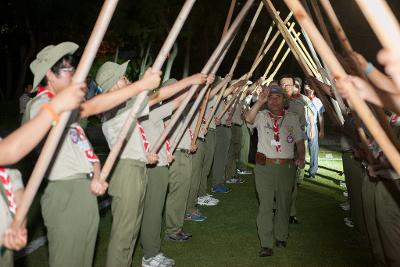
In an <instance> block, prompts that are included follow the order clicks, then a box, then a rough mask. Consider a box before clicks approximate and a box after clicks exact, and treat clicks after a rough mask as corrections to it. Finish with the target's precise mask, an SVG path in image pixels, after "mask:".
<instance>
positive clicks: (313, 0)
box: [310, 0, 334, 49]
mask: <svg viewBox="0 0 400 267" xmlns="http://www.w3.org/2000/svg"><path fill="white" fill-rule="evenodd" d="M310 2H311V7H312V9H313V10H314V14H315V17H316V19H317V22H318V25H319V28H320V30H321V32H322V34H323V36H324V39H325V41H326V42H327V43H328V45H329V47H330V48H331V49H334V46H333V43H332V40H331V37H330V35H329V31H328V28H327V27H326V25H325V22H324V18H323V17H322V13H321V9H320V8H319V6H318V1H317V0H310Z"/></svg>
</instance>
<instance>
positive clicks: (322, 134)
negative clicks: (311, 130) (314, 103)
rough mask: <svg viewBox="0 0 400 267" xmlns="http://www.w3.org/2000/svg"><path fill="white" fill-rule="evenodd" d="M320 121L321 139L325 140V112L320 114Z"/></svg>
mask: <svg viewBox="0 0 400 267" xmlns="http://www.w3.org/2000/svg"><path fill="white" fill-rule="evenodd" d="M318 121H319V137H320V138H324V137H325V119H324V113H323V112H322V113H319V114H318Z"/></svg>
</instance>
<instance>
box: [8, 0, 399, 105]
mask: <svg viewBox="0 0 400 267" xmlns="http://www.w3.org/2000/svg"><path fill="white" fill-rule="evenodd" d="M273 2H274V4H275V6H276V8H277V9H278V10H280V11H281V16H282V17H285V16H286V15H287V13H288V9H287V7H286V6H285V4H284V3H283V1H277V0H275V1H273ZM388 2H389V3H390V5H391V6H392V10H393V11H394V12H395V13H396V15H397V16H398V17H399V13H400V3H399V1H398V0H396V1H395V0H391V1H388ZM182 3H183V1H182V0H169V1H168V0H158V1H156V0H135V1H130V0H121V1H120V3H119V4H118V7H117V10H116V13H115V15H114V17H113V20H112V23H111V25H110V28H109V30H108V32H107V35H106V37H105V42H104V43H103V45H102V53H103V55H104V53H105V52H106V51H107V52H108V53H109V54H110V56H112V54H114V51H115V48H116V47H117V46H120V47H121V54H120V55H121V57H124V56H126V57H132V56H133V57H134V58H136V59H137V60H139V57H140V55H139V51H140V45H143V44H147V42H148V40H153V45H152V49H151V51H152V56H153V58H155V56H156V54H157V53H158V50H159V48H160V47H161V45H162V42H163V40H164V39H165V36H166V34H167V29H168V28H169V27H170V26H171V25H172V23H173V21H174V19H175V17H176V15H177V13H178V12H179V10H180V6H181V5H182ZM238 3H239V7H241V6H242V5H243V3H244V0H239V1H238ZM331 3H332V5H333V7H334V9H335V11H336V13H337V15H338V17H339V20H340V22H341V23H342V24H343V27H344V30H345V32H346V34H347V35H348V37H349V39H350V41H351V43H352V45H353V47H354V49H355V50H356V51H359V52H360V53H361V54H363V55H365V57H366V58H367V59H369V60H370V61H372V62H375V55H376V53H377V51H378V50H379V49H380V44H379V42H378V41H377V40H376V38H375V35H374V34H373V32H372V31H371V29H370V27H369V25H368V23H367V22H366V20H365V19H364V17H363V15H362V13H361V11H360V10H359V8H358V6H357V4H356V3H355V1H349V0H335V1H331ZM229 4H230V0H218V1H213V0H199V1H197V3H196V4H195V6H194V9H193V10H192V13H191V14H190V17H189V19H188V21H187V23H186V25H185V27H184V29H183V31H182V33H181V35H180V37H179V38H178V47H179V52H178V56H177V59H176V61H175V63H174V66H173V69H172V76H175V77H177V78H180V76H181V75H182V68H183V62H184V57H185V49H186V44H187V39H188V36H191V38H190V39H191V45H190V51H191V61H190V73H193V72H197V71H199V70H201V68H202V67H203V65H204V64H205V62H206V60H207V58H208V57H209V56H210V55H211V53H212V51H213V49H214V48H215V46H216V45H217V41H218V39H219V37H220V34H221V32H222V28H223V24H224V21H225V17H226V14H227V10H228V7H229ZM257 6H258V2H256V4H254V6H253V8H252V9H251V11H250V13H249V15H248V16H247V18H246V21H245V22H244V23H243V25H242V27H241V30H240V32H239V34H238V36H237V38H236V40H235V42H234V44H233V46H232V48H231V49H230V51H229V53H228V54H227V56H226V58H225V60H224V62H223V64H222V66H221V68H220V71H219V72H218V74H220V75H224V74H225V73H226V72H227V71H228V70H229V68H230V66H231V64H232V62H233V58H234V55H235V54H236V52H237V50H238V48H239V45H240V43H241V39H242V38H243V36H244V34H245V32H246V30H247V28H248V26H249V24H250V21H251V19H252V17H253V15H254V12H255V10H256V8H257ZM239 7H236V13H237V12H238V11H239ZM100 8H101V1H95V0H87V1H78V0H70V1H58V0H30V1H28V0H16V1H10V0H8V1H2V3H1V4H0V58H1V59H2V62H4V63H3V64H2V65H1V66H0V75H1V77H0V78H1V79H0V90H1V91H2V92H4V91H5V90H6V89H5V88H7V87H12V88H17V87H18V83H17V81H18V79H19V78H20V77H21V75H20V74H21V72H23V68H22V67H21V66H23V64H22V63H23V60H24V59H25V58H27V59H28V60H27V61H28V62H30V61H32V57H33V56H34V55H35V54H36V53H37V51H39V50H40V49H41V48H43V47H44V46H45V45H47V44H50V43H58V42H61V41H66V40H70V41H74V42H77V43H78V44H80V46H81V47H84V45H85V43H86V41H87V38H88V36H89V33H90V31H91V28H92V27H93V25H94V22H95V19H96V17H97V14H98V12H99V10H100ZM236 13H235V14H236ZM326 22H327V24H328V25H329V22H328V21H327V19H326ZM270 24H271V18H269V15H268V13H267V11H266V10H263V11H262V13H261V15H260V18H259V19H258V21H257V24H256V27H255V30H254V32H253V34H252V35H251V37H250V40H249V42H248V44H247V47H246V48H245V51H244V53H243V56H242V58H241V59H240V61H239V65H238V67H237V70H236V72H235V74H236V75H235V76H236V77H237V76H240V75H242V74H243V73H245V72H247V71H248V69H249V68H250V65H251V63H252V61H253V59H254V56H255V54H256V53H257V51H258V48H259V46H260V44H261V42H262V40H263V38H264V35H265V33H266V32H267V29H268V27H269V25H270ZM297 30H299V29H298V28H297ZM331 37H332V38H333V40H334V42H335V48H336V49H337V50H340V45H339V44H338V43H337V40H336V38H335V36H334V35H333V32H331ZM32 39H33V40H34V42H33V44H34V45H33V46H32V45H31V44H32V42H31V41H32ZM280 41H281V37H279V38H278V40H277V42H276V44H275V45H274V47H273V48H272V50H271V51H270V53H269V55H267V57H266V58H265V60H264V61H263V63H262V64H261V65H260V67H259V68H258V69H257V71H256V73H255V75H254V78H258V75H260V74H261V72H263V71H264V70H265V68H266V66H267V64H268V61H269V60H270V59H271V57H272V54H273V53H274V52H275V50H276V48H277V46H278V44H279V43H280ZM30 50H31V51H30ZM284 50H285V49H283V51H284ZM29 51H30V53H29ZM81 51H82V49H81ZM283 51H282V53H281V54H283ZM127 52H130V53H127ZM10 70H11V71H10ZM287 72H290V73H294V74H296V75H302V74H301V71H300V69H299V67H298V65H297V63H296V61H295V59H294V58H293V57H292V56H289V57H288V58H287V60H286V62H285V64H284V65H283V67H282V68H281V71H280V72H279V73H278V76H279V75H280V74H283V73H287ZM25 73H26V78H25V79H24V80H25V82H29V81H30V80H31V79H32V77H31V75H30V71H29V70H28V69H26V68H25ZM17 90H18V88H17ZM16 96H18V94H17V92H15V93H14V95H11V97H12V98H14V97H16ZM0 99H2V97H1V95H0Z"/></svg>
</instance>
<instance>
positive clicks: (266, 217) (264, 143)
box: [245, 85, 305, 257]
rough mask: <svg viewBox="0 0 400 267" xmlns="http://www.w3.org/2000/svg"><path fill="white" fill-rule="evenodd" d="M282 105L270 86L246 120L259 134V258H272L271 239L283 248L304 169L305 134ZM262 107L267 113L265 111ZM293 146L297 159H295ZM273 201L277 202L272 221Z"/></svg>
mask: <svg viewBox="0 0 400 267" xmlns="http://www.w3.org/2000/svg"><path fill="white" fill-rule="evenodd" d="M285 102H286V96H285V92H284V91H283V89H282V88H281V87H279V86H276V85H272V86H271V87H270V88H265V89H264V91H263V92H262V93H261V94H260V96H259V99H258V101H257V102H256V103H255V105H254V106H253V107H252V108H251V109H250V110H249V111H248V112H247V113H246V116H245V119H246V121H247V122H248V123H249V126H250V127H252V128H254V127H256V128H257V131H258V146H257V154H256V167H255V168H254V173H255V181H256V189H257V193H258V197H259V201H260V205H259V209H258V216H257V228H258V236H259V238H260V241H261V250H260V253H259V256H260V257H265V256H271V255H272V246H273V243H274V239H275V240H276V246H277V247H286V244H287V238H288V224H289V215H290V202H291V193H292V190H293V188H294V184H295V178H296V166H298V167H299V168H304V156H305V155H304V151H305V147H304V139H305V136H304V132H303V131H302V129H301V127H300V124H299V120H298V118H297V116H296V115H295V114H293V113H291V112H288V111H285V109H284V106H285ZM265 103H266V104H267V109H264V104H265ZM295 146H296V149H297V157H298V158H297V159H294V150H295ZM274 198H275V199H276V202H277V210H276V214H275V218H274V214H273V211H272V209H273V203H274Z"/></svg>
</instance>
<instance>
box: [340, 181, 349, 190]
mask: <svg viewBox="0 0 400 267" xmlns="http://www.w3.org/2000/svg"><path fill="white" fill-rule="evenodd" d="M339 186H340V187H342V188H344V189H347V186H346V183H345V182H340V184H339Z"/></svg>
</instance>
